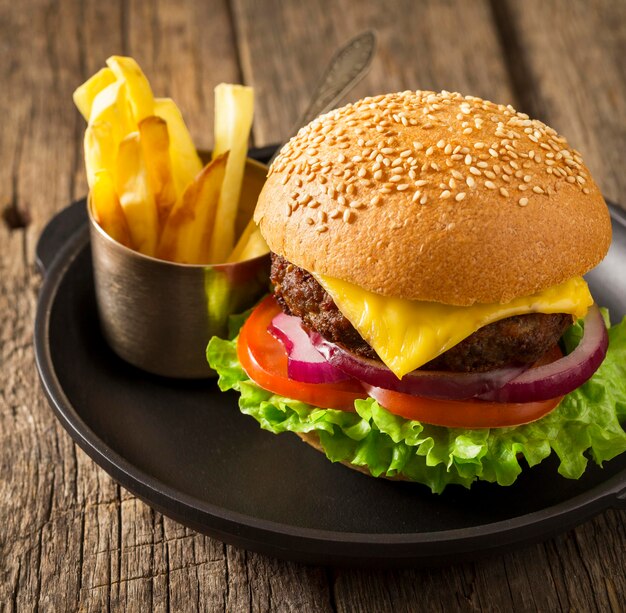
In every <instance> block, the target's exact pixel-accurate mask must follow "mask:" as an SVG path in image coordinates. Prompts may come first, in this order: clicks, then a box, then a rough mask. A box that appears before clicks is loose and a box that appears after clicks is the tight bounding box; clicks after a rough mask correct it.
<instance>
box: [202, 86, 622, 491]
mask: <svg viewBox="0 0 626 613" xmlns="http://www.w3.org/2000/svg"><path fill="white" fill-rule="evenodd" d="M254 219H255V221H256V223H257V224H258V227H259V229H260V232H261V234H262V235H263V237H264V239H265V240H266V242H267V244H268V246H269V248H270V250H271V254H272V255H271V257H272V268H271V281H272V284H273V294H272V295H271V296H270V297H267V298H266V299H264V300H263V301H262V302H261V303H260V304H259V305H258V306H257V307H256V308H255V309H254V310H253V311H252V313H250V314H247V315H246V317H245V318H242V321H241V322H240V323H242V326H241V328H240V330H239V333H238V335H237V336H236V337H235V338H233V339H231V340H226V339H218V338H214V339H212V340H211V342H210V343H209V347H208V349H207V355H208V359H209V362H210V365H211V367H212V368H214V369H215V370H216V371H217V372H218V374H219V376H220V379H219V385H220V387H221V388H222V389H236V390H238V391H239V392H240V393H241V398H240V409H241V411H242V412H243V413H245V414H247V415H250V416H252V417H254V418H255V419H256V420H257V421H258V422H259V424H260V425H261V427H262V428H264V429H267V430H269V431H271V432H274V433H282V432H294V433H296V434H298V435H299V436H300V437H301V438H302V439H303V440H305V441H306V442H307V443H309V444H311V445H312V446H313V447H315V448H317V449H319V450H321V451H323V452H324V453H325V454H326V456H327V457H328V458H329V459H330V460H332V461H334V462H342V463H344V464H346V465H348V466H350V467H352V468H356V469H358V470H361V471H362V472H366V473H368V474H370V475H372V476H374V477H386V478H391V479H403V480H410V481H417V482H420V483H423V484H425V485H427V486H429V487H430V488H431V490H432V491H433V492H441V491H443V489H444V488H445V487H446V486H447V485H449V484H462V485H465V486H467V487H469V486H470V485H471V483H472V482H474V481H475V480H477V479H480V480H486V481H490V482H496V483H498V484H500V485H509V484H511V483H513V482H514V481H515V479H516V478H517V476H518V474H519V473H520V472H521V470H522V467H523V466H533V465H535V464H538V463H539V462H541V461H542V460H543V459H545V458H546V457H548V456H549V455H550V454H551V453H553V452H554V453H556V455H557V456H558V459H559V469H558V470H559V472H560V473H561V474H562V475H563V476H565V477H568V478H579V477H580V476H581V475H582V473H583V472H584V470H585V467H586V465H587V461H588V458H589V457H590V458H592V459H593V460H594V461H595V462H596V463H598V464H601V463H602V462H603V461H605V460H608V459H611V458H612V457H614V456H616V455H617V454H619V453H622V452H623V451H625V450H626V434H625V432H624V430H623V429H622V427H621V425H620V420H623V419H624V417H625V415H624V412H625V408H626V386H625V384H624V375H626V370H625V367H624V364H625V359H626V324H625V323H624V322H622V324H620V325H618V326H614V327H613V328H612V329H610V330H608V332H607V328H606V325H605V321H606V314H604V319H603V315H602V314H601V312H600V310H599V308H598V307H597V306H596V305H595V304H594V300H593V297H592V296H591V294H590V292H589V289H588V287H587V284H586V283H585V281H584V279H583V277H582V275H583V274H584V273H586V272H587V271H589V270H590V269H591V268H593V267H594V266H596V265H597V264H598V263H599V262H600V261H601V260H602V258H603V257H604V255H605V254H606V252H607V250H608V248H609V245H610V243H611V222H610V216H609V213H608V209H607V207H606V204H605V202H604V200H603V198H602V195H601V193H600V191H599V189H598V187H597V185H596V184H595V183H594V181H593V179H592V177H591V175H590V172H589V170H588V169H587V167H586V166H585V165H584V163H583V160H582V158H581V156H580V154H579V152H578V151H576V150H574V149H572V148H571V147H570V146H569V144H568V143H567V141H566V139H565V138H563V137H562V136H561V135H559V134H558V133H557V132H556V131H555V130H553V129H552V128H550V127H548V126H546V125H545V124H543V123H542V122H540V121H538V120H535V119H531V118H530V117H529V116H528V115H526V114H523V113H518V112H516V111H515V109H513V108H512V107H511V106H503V105H499V104H494V103H492V102H489V101H486V100H482V99H480V98H476V97H472V96H462V95H461V94H458V93H450V92H445V91H444V92H441V93H435V92H426V91H417V92H413V91H407V92H402V93H394V94H387V95H381V96H377V97H372V98H365V99H363V100H360V101H358V102H356V103H354V104H349V105H347V106H345V107H343V108H340V109H337V110H334V111H332V112H330V113H328V114H326V115H323V116H321V117H319V118H317V119H316V120H314V121H313V122H312V123H310V124H309V125H307V126H305V127H304V128H302V129H301V130H300V131H299V132H298V134H297V135H296V136H295V137H294V138H292V139H291V140H290V141H289V142H288V143H287V144H286V145H285V146H284V147H283V149H282V150H281V152H280V154H279V156H278V157H277V158H276V160H275V161H274V163H273V165H272V166H271V168H270V170H269V174H268V178H267V182H266V184H265V186H264V188H263V191H262V193H261V195H260V197H259V201H258V204H257V208H256V211H255V215H254Z"/></svg>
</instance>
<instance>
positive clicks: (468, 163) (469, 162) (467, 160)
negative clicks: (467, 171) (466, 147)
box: [465, 153, 472, 166]
mask: <svg viewBox="0 0 626 613" xmlns="http://www.w3.org/2000/svg"><path fill="white" fill-rule="evenodd" d="M471 163H472V156H471V155H470V154H469V153H468V154H467V155H466V156H465V164H466V165H467V166H469V165H470V164H471Z"/></svg>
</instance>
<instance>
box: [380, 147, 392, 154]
mask: <svg viewBox="0 0 626 613" xmlns="http://www.w3.org/2000/svg"><path fill="white" fill-rule="evenodd" d="M380 152H381V153H383V154H384V155H391V154H392V153H393V152H394V151H393V149H392V148H391V147H383V148H382V149H381V150H380Z"/></svg>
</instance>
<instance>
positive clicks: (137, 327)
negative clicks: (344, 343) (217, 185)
mask: <svg viewBox="0 0 626 613" xmlns="http://www.w3.org/2000/svg"><path fill="white" fill-rule="evenodd" d="M266 172H267V168H266V167H265V166H263V165H262V164H260V163H259V162H256V161H254V160H251V159H248V160H247V163H246V168H245V173H244V181H243V186H242V190H241V199H240V205H239V211H238V214H237V221H236V235H237V236H239V235H240V234H241V232H242V231H243V229H244V227H245V226H246V224H247V223H248V221H249V219H250V218H251V216H252V213H253V211H254V207H255V204H256V201H257V197H258V195H259V193H260V191H261V188H262V186H263V183H264V182H265V175H266ZM87 208H88V214H89V232H90V237H91V254H92V261H93V272H94V283H95V290H96V301H97V305H98V313H99V316H100V324H101V327H102V331H103V334H104V336H105V338H106V340H107V342H108V343H109V345H110V346H111V348H112V349H113V350H114V351H115V353H117V355H119V356H120V357H121V358H122V359H124V360H126V361H127V362H130V363H131V364H133V365H134V366H137V367H139V368H141V369H142V370H145V371H148V372H150V373H153V374H157V375H163V376H166V377H177V378H185V379H196V378H207V377H211V376H214V375H215V373H214V371H213V370H211V368H209V365H208V363H207V361H206V353H205V352H206V346H207V343H208V341H209V339H210V338H211V337H212V336H213V335H218V336H224V335H226V334H227V328H228V317H229V315H231V314H233V313H239V312H241V311H244V310H245V309H247V308H249V307H251V306H252V305H253V304H254V303H255V302H256V301H257V300H258V299H259V298H260V297H261V296H262V295H263V293H265V292H266V291H267V290H268V287H269V262H270V260H269V255H264V256H260V257H257V258H254V259H251V260H246V261H243V262H235V263H232V264H214V265H194V264H177V263H174V262H168V261H165V260H159V259H157V258H153V257H149V256H146V255H143V254H141V253H139V252H137V251H134V250H132V249H129V248H127V247H125V246H124V245H122V244H120V243H118V242H117V241H115V240H114V239H112V238H111V237H110V236H109V235H108V234H107V233H106V232H105V231H104V230H103V229H102V228H101V227H100V225H99V224H98V223H97V222H96V220H95V218H94V216H93V214H92V211H91V204H90V203H89V204H88V205H87Z"/></svg>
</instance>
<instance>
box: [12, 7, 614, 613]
mask: <svg viewBox="0 0 626 613" xmlns="http://www.w3.org/2000/svg"><path fill="white" fill-rule="evenodd" d="M367 27H375V28H376V29H377V30H378V32H379V35H380V37H379V51H378V55H377V58H376V60H375V62H374V65H373V67H372V70H371V72H370V73H369V75H368V76H367V78H366V79H364V80H363V81H362V82H361V84H360V85H359V86H358V87H357V88H356V89H355V90H354V91H353V92H352V93H351V94H350V99H356V98H359V97H362V96H364V95H368V94H375V93H381V92H386V91H394V90H403V89H407V88H412V89H415V88H421V89H435V90H440V89H448V90H458V91H461V92H464V93H472V94H476V95H478V96H482V97H485V98H489V99H492V100H495V101H498V102H504V103H511V104H513V105H514V106H515V107H516V108H518V109H519V110H523V111H525V112H527V113H529V114H530V115H531V116H535V117H538V118H540V119H542V120H544V121H546V122H548V123H550V124H551V125H553V126H554V127H555V128H556V129H558V130H559V131H561V132H563V133H564V134H566V135H567V136H568V138H569V139H570V141H571V142H572V143H573V145H574V146H575V147H577V148H578V149H580V150H581V151H582V153H583V156H584V158H585V160H586V162H587V163H588V165H589V166H590V168H591V170H592V172H593V174H594V175H595V178H596V180H597V181H598V183H599V184H600V186H601V188H602V189H603V191H604V192H605V194H606V195H607V196H608V197H610V198H612V199H614V200H618V201H619V200H620V199H621V200H622V201H626V197H625V196H624V193H625V192H626V172H624V171H625V168H626V166H625V162H624V160H625V159H626V61H625V58H626V3H624V2H623V1H619V0H615V1H612V2H611V1H604V2H600V1H596V2H585V1H583V0H580V1H573V2H568V1H567V0H558V1H557V0H554V1H550V2H546V1H541V0H530V1H527V2H524V3H521V2H514V1H512V0H511V1H509V0H506V1H504V0H501V1H496V0H494V1H493V2H487V1H483V0H475V1H474V2H464V1H463V0H456V1H455V0H450V1H436V0H432V1H419V2H418V1H415V0H413V1H412V0H394V1H388V2H383V1H382V0H379V1H376V0H367V1H363V0H361V1H360V2H354V1H352V0H336V1H331V0H308V1H307V2H298V1H296V0H293V1H282V2H281V1H279V0H270V1H266V2H255V1H254V0H230V2H229V1H228V0H204V1H197V2H192V1H188V2H185V3H183V2H174V1H173V0H158V1H153V2H150V1H148V0H136V1H135V2H132V3H127V2H124V1H123V0H122V1H118V2H94V1H93V0H88V1H86V2H80V1H79V0H74V1H66V2H60V3H56V2H53V1H52V0H48V1H46V0H23V1H21V2H15V1H13V0H0V49H1V55H0V58H1V60H0V111H1V113H0V117H1V118H2V119H1V126H0V206H1V207H2V210H3V221H4V223H0V271H1V273H0V318H1V324H0V334H1V342H0V356H1V358H0V360H1V362H0V363H1V366H2V368H1V369H0V441H1V444H0V609H1V610H7V611H9V610H14V611H27V610H33V609H42V610H47V611H63V610H76V609H80V610H90V611H91V610H93V611H102V610H104V609H107V610H108V609H115V610H120V609H122V608H125V607H128V608H129V609H130V610H140V611H147V610H150V609H154V610H157V611H169V610H176V611H189V610H192V609H193V608H195V607H198V608H200V609H204V610H225V611H238V610H255V611H257V610H264V611H265V610H298V611H307V612H308V611H359V610H371V611H383V610H394V611H404V610H407V611H408V610H420V611H422V610H423V611H431V610H441V611H454V610H484V611H494V610H498V611H510V610H542V611H561V610H563V611H565V610H576V611H610V610H612V611H623V610H624V607H625V598H626V577H625V574H624V568H625V566H626V530H625V520H626V513H624V512H617V511H607V512H605V513H603V514H601V515H599V516H598V517H596V518H595V519H593V520H591V521H588V522H587V523H585V524H583V525H581V526H580V527H578V528H577V529H575V530H572V531H570V532H568V533H566V534H563V535H562V536H559V537H557V538H554V539H552V540H550V541H547V542H545V543H542V544H539V545H533V546H529V547H527V548H525V549H522V550H519V551H514V552H511V553H509V554H507V555H504V556H500V557H492V558H490V559H486V560H483V561H480V562H475V563H464V564H458V565H455V566H450V567H448V568H443V569H432V570H402V571H400V570H394V571H363V570H351V569H336V568H323V567H313V566H309V567H307V566H302V565H299V564H295V563H288V562H282V561H279V560H274V559H269V558H266V557H264V556H261V555H257V554H254V553H248V552H246V551H241V550H238V549H235V548H233V547H230V546H225V545H223V544H222V543H220V542H218V541H214V540H211V539H210V538H207V537H204V536H201V535H199V534H196V533H194V532H193V531H191V530H188V529H186V528H183V527H182V526H180V525H178V524H176V523H175V522H173V521H171V520H169V519H167V518H164V517H163V516H161V515H160V514H158V513H156V512H154V511H153V510H151V509H150V508H149V507H147V506H146V505H145V504H143V503H141V502H140V501H138V500H137V499H136V498H135V497H133V496H132V495H130V494H129V493H128V492H126V491H124V490H122V489H121V488H120V487H119V486H118V485H117V484H116V483H114V482H113V481H112V480H111V479H110V478H109V477H108V476H107V475H106V474H105V473H104V472H103V471H102V470H100V469H99V468H98V467H97V466H96V465H95V464H94V463H93V462H92V461H91V460H89V459H88V458H87V456H86V455H85V454H83V453H82V452H81V451H80V450H78V449H77V448H76V446H75V445H74V444H73V443H72V441H71V439H70V437H69V436H68V435H67V434H66V433H65V431H63V429H62V428H61V427H60V425H59V424H58V423H57V421H56V419H55V418H54V416H53V414H52V412H51V410H50V409H49V407H48V405H47V403H46V400H45V398H44V396H43V393H42V392H41V390H40V387H39V382H38V379H37V374H36V371H35V366H34V358H33V348H32V331H33V316H34V310H35V304H36V298H37V291H38V288H39V286H40V283H41V279H40V277H39V275H38V273H37V271H36V270H35V267H34V246H35V243H36V241H37V237H38V236H39V234H40V232H41V230H42V228H43V227H44V225H45V224H46V222H47V221H48V220H49V219H50V218H51V216H52V215H53V214H54V213H56V212H57V211H59V210H60V209H61V208H63V207H64V206H66V205H67V204H68V203H69V202H70V201H72V200H73V199H75V198H77V197H79V196H82V195H83V194H84V193H85V192H86V182H85V175H84V170H83V161H82V145H81V142H82V132H83V130H84V122H83V119H82V118H81V117H80V116H79V114H78V112H77V111H76V110H75V109H74V106H73V104H72V101H71V93H72V91H73V89H74V88H75V87H76V86H77V85H78V84H79V83H81V82H82V81H83V80H84V79H85V78H86V77H88V76H89V75H91V74H93V73H94V72H95V71H96V70H97V69H98V68H99V67H101V66H102V65H103V62H104V60H105V58H106V57H107V56H109V55H111V54H113V53H123V54H129V55H132V56H134V57H135V58H137V60H138V61H139V62H140V64H141V65H142V67H143V68H144V69H145V71H146V72H147V73H148V76H149V78H150V79H151V82H152V84H153V87H154V89H155V90H156V92H158V93H159V94H160V95H171V96H173V97H174V98H175V99H176V100H177V101H178V103H179V105H180V106H181V107H182V109H183V111H184V113H185V116H186V118H187V121H188V124H189V126H190V128H191V131H192V133H193V135H194V138H195V140H196V143H197V145H198V146H200V147H204V148H207V147H210V146H211V143H212V123H213V116H212V113H213V108H212V98H213V87H214V85H215V84H216V83H218V82H220V81H230V82H244V83H247V84H250V85H253V86H254V87H255V89H256V95H257V107H256V117H255V121H254V143H255V144H256V145H262V144H267V143H270V142H276V141H279V140H281V139H282V138H284V137H286V136H287V135H288V129H289V127H290V126H291V124H292V122H293V121H294V120H295V118H296V117H297V115H298V113H299V111H300V110H302V108H303V107H304V105H305V104H306V102H307V99H308V97H309V95H310V93H311V92H312V90H313V87H314V86H315V83H316V79H317V77H318V76H319V73H320V71H321V70H322V68H323V67H324V66H325V64H326V62H327V61H328V59H329V58H330V56H331V54H332V51H333V49H334V48H335V47H336V46H337V45H339V44H341V43H342V42H344V41H345V40H347V38H349V37H350V36H351V35H353V34H355V33H356V32H358V31H360V30H362V29H364V28H367ZM581 230H582V229H581Z"/></svg>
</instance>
